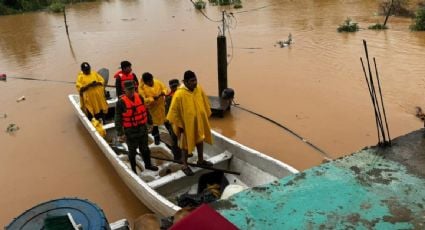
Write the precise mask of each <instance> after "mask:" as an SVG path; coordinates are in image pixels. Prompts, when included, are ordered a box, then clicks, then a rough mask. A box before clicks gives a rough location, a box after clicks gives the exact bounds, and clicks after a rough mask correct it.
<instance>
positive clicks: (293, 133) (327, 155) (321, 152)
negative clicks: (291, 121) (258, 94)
mask: <svg viewBox="0 0 425 230" xmlns="http://www.w3.org/2000/svg"><path fill="white" fill-rule="evenodd" d="M232 102H233V104H232V106H234V107H236V108H239V109H242V110H244V111H246V112H248V113H251V114H253V115H256V116H258V117H261V118H263V119H265V120H267V121H269V122H271V123H273V124H275V125H277V126H279V127H280V128H283V129H284V130H286V131H287V132H289V133H290V134H292V135H294V136H295V137H297V138H298V139H300V140H301V141H303V142H304V143H306V144H307V145H309V146H310V147H312V148H313V149H315V150H317V151H318V152H319V153H320V155H322V157H323V158H325V159H326V160H329V161H330V160H332V158H331V157H330V155H329V154H328V153H326V152H325V151H323V150H322V149H320V148H319V147H317V146H316V145H314V144H312V143H311V142H309V141H308V140H306V139H305V138H303V137H302V136H300V135H299V134H297V133H296V132H294V131H292V130H291V129H289V128H288V127H286V126H284V125H282V124H280V123H278V122H277V121H274V120H272V119H271V118H268V117H266V116H264V115H261V114H259V113H256V112H254V111H252V110H249V109H246V108H244V107H242V106H240V105H239V104H237V103H236V102H235V101H232Z"/></svg>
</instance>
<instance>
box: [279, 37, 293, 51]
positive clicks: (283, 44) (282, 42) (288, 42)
mask: <svg viewBox="0 0 425 230" xmlns="http://www.w3.org/2000/svg"><path fill="white" fill-rule="evenodd" d="M292 43H293V40H292V34H289V35H288V39H287V40H283V39H281V40H279V41H277V42H276V44H278V45H279V46H280V48H283V47H287V46H289V45H291V44H292Z"/></svg>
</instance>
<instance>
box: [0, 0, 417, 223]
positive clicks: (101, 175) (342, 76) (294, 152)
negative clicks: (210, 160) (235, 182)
mask: <svg viewBox="0 0 425 230" xmlns="http://www.w3.org/2000/svg"><path fill="white" fill-rule="evenodd" d="M243 4H244V8H243V9H241V10H239V11H235V10H232V11H233V12H234V13H235V14H234V16H235V18H234V19H233V20H231V22H232V23H231V29H230V34H227V42H228V54H229V60H230V59H231V60H230V64H229V68H228V75H229V86H230V87H232V88H234V89H235V91H236V98H235V101H236V102H237V103H239V104H240V106H242V107H243V108H247V109H250V110H252V111H255V112H257V113H259V114H262V115H264V116H266V117H269V118H270V119H273V120H275V121H276V122H279V123H281V124H283V125H285V126H286V127H288V128H290V129H291V130H293V131H295V132H296V133H298V134H299V135H301V136H302V137H303V138H305V139H307V140H308V141H310V142H311V143H313V144H315V145H317V146H318V147H320V148H321V149H323V150H324V151H325V152H326V153H328V154H329V156H330V157H331V158H337V157H340V156H343V155H346V154H349V153H351V152H353V151H356V150H358V149H360V148H362V147H364V146H367V145H374V144H376V142H377V135H376V128H375V122H374V116H373V110H372V106H371V102H370V98H369V94H368V90H367V86H366V84H365V81H364V76H363V72H362V68H361V65H360V61H359V57H360V56H364V54H363V53H364V51H363V47H362V39H366V40H367V42H368V45H369V53H370V56H372V57H376V59H377V63H378V68H379V71H380V77H381V83H382V87H383V94H384V99H385V104H386V112H387V116H388V122H389V126H390V131H391V136H392V137H397V136H400V135H402V134H405V133H407V132H410V131H412V130H415V129H418V128H420V127H422V125H423V124H422V123H421V122H420V121H419V120H417V119H416V118H415V116H414V107H415V106H421V107H425V100H424V98H425V67H424V65H423V60H425V33H424V32H410V31H409V29H408V26H409V25H410V23H411V20H410V19H406V18H395V17H391V18H390V20H389V26H390V29H389V30H387V31H370V30H367V29H362V30H360V31H359V32H357V33H350V34H344V33H342V34H341V33H337V32H336V28H337V26H338V25H339V24H341V23H342V22H343V21H344V19H345V18H346V17H347V16H350V17H352V18H353V19H354V20H355V21H357V22H359V24H360V26H361V27H362V28H367V26H369V25H370V24H373V23H376V22H378V21H380V22H382V21H383V17H380V16H374V15H375V14H374V13H375V12H376V11H377V6H376V4H375V3H374V1H366V0H364V1H360V0H351V1H337V0H324V1H308V0H299V1H277V0H269V1H247V2H244V3H243ZM224 9H226V8H220V7H214V6H208V7H207V9H206V13H207V14H208V15H209V16H210V18H212V19H214V20H218V19H220V14H221V13H220V12H221V10H224ZM67 19H68V23H69V31H70V36H69V38H70V39H69V40H68V39H67V36H66V34H65V28H64V25H63V16H62V15H60V14H49V13H45V12H37V13H25V14H22V15H12V16H2V17H0V73H7V74H8V76H10V77H31V78H37V79H50V80H56V81H69V82H70V83H63V82H62V83H61V82H52V81H26V80H18V79H12V78H9V79H8V81H7V82H0V102H1V104H0V105H1V106H0V117H2V116H1V115H2V114H3V113H6V114H7V118H0V127H1V129H2V130H3V131H2V132H0V144H1V147H0V149H1V153H0V158H1V159H0V162H1V163H0V164H1V165H0V181H1V190H0V197H1V198H0V206H1V207H3V208H2V209H1V211H0V225H5V224H7V223H8V222H10V221H11V219H12V218H13V217H16V216H17V215H18V214H19V213H21V212H22V211H24V210H25V209H27V208H30V207H31V206H33V205H35V204H38V203H40V202H43V201H45V200H48V199H53V198H58V197H64V196H67V197H69V196H71V197H75V196H77V197H83V198H87V199H90V200H92V201H94V202H96V203H97V204H99V205H100V206H101V207H102V208H103V209H104V210H105V212H106V214H107V216H108V218H109V220H111V221H113V220H117V219H119V218H123V217H126V218H129V219H133V218H135V217H137V216H139V215H140V214H143V213H145V212H148V211H149V210H148V209H146V207H145V206H144V205H143V204H141V203H140V202H139V201H138V199H137V198H136V197H135V196H134V195H133V194H132V193H131V191H130V190H129V189H127V187H126V186H125V185H124V184H123V183H122V181H121V180H120V178H119V177H118V176H117V174H116V173H115V172H114V170H113V169H112V168H111V167H110V164H109V163H108V161H107V160H106V158H105V157H104V156H103V155H102V152H101V151H100V149H99V148H98V147H97V146H96V144H95V143H94V142H93V141H92V139H91V138H90V136H89V135H88V133H87V132H86V130H85V129H84V127H83V126H82V125H81V124H80V122H79V120H78V118H77V117H76V115H75V114H74V113H73V111H72V109H71V106H70V104H69V102H68V99H67V95H68V94H70V93H75V87H74V85H73V83H72V82H74V81H75V78H76V74H77V72H78V70H79V64H80V63H81V62H83V61H88V62H90V63H91V64H92V66H93V67H94V68H101V67H107V68H109V69H110V70H111V72H114V71H116V70H117V68H118V66H119V62H120V61H121V60H124V59H128V60H130V61H131V62H132V63H133V70H134V71H135V72H136V73H137V74H138V76H139V77H140V76H141V73H143V72H145V71H149V72H151V73H153V74H154V76H156V77H157V78H159V79H161V80H163V81H164V82H167V81H168V80H169V79H170V78H173V77H177V78H179V79H181V78H182V73H183V72H184V71H185V70H187V69H192V70H193V71H195V72H196V73H197V74H198V78H199V82H200V84H202V86H203V87H204V89H205V90H206V91H207V93H208V94H211V95H215V94H217V77H216V75H217V74H216V73H217V70H216V69H217V68H216V59H217V58H216V52H217V51H216V36H217V33H218V29H217V27H218V26H219V23H215V22H211V21H209V20H207V19H206V18H205V17H204V16H202V15H201V14H200V13H199V12H197V11H195V9H194V8H193V7H192V6H191V3H190V1H179V0H144V1H117V0H112V1H107V2H103V1H102V2H93V3H84V4H76V5H73V6H70V7H69V8H68V9H67ZM289 33H291V34H292V36H293V39H294V44H293V45H292V46H290V47H288V48H278V47H276V46H275V43H276V41H277V40H279V39H286V38H287V36H288V34H289ZM69 41H70V42H69ZM232 47H233V48H232ZM23 95H25V97H26V100H25V101H22V102H19V103H17V102H16V99H17V98H19V97H21V96H23ZM10 123H16V124H17V125H18V126H19V127H20V129H19V130H18V131H17V132H16V133H15V134H14V135H9V134H7V133H6V132H4V130H5V129H6V127H7V126H8V124H10ZM212 125H213V129H214V130H216V131H218V132H220V133H222V134H224V135H226V136H228V137H230V138H233V139H235V140H236V141H239V142H241V143H243V144H245V145H247V146H250V147H252V148H255V149H257V150H259V151H261V152H264V153H266V154H268V155H270V156H273V157H275V158H277V159H279V160H282V161H284V162H286V163H288V164H290V165H292V166H294V167H295V168H297V169H300V170H302V169H306V168H309V167H312V166H315V165H318V164H320V163H321V162H322V160H323V159H324V158H323V156H322V155H321V154H319V153H318V152H317V151H315V150H314V149H312V148H311V147H309V146H307V145H306V144H305V143H303V142H302V141H300V140H299V139H297V138H295V137H294V136H293V135H291V134H289V133H288V132H286V131H285V130H283V129H282V128H279V127H277V126H276V125H274V124H272V123H270V122H268V121H266V120H264V119H261V118H259V117H258V116H255V115H252V114H249V113H247V112H245V111H243V110H241V109H238V108H232V110H231V113H230V114H227V115H226V117H225V118H224V119H216V118H214V119H212ZM6 207H7V208H6Z"/></svg>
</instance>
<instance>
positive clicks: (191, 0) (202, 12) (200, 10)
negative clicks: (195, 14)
mask: <svg viewBox="0 0 425 230" xmlns="http://www.w3.org/2000/svg"><path fill="white" fill-rule="evenodd" d="M190 2H192V4H193V6H194V7H195V9H197V8H196V4H195V2H194V1H193V0H190ZM198 10H199V12H201V14H202V15H204V17H205V18H206V19H208V20H210V21H212V22H222V20H214V19H211V18H210V17H208V16H207V15H206V14H205V13H204V11H202V9H198Z"/></svg>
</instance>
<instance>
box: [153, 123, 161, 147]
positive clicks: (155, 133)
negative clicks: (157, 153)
mask: <svg viewBox="0 0 425 230" xmlns="http://www.w3.org/2000/svg"><path fill="white" fill-rule="evenodd" d="M152 136H153V138H154V141H155V145H159V143H160V142H161V138H160V137H159V129H158V126H154V127H153V128H152Z"/></svg>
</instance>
